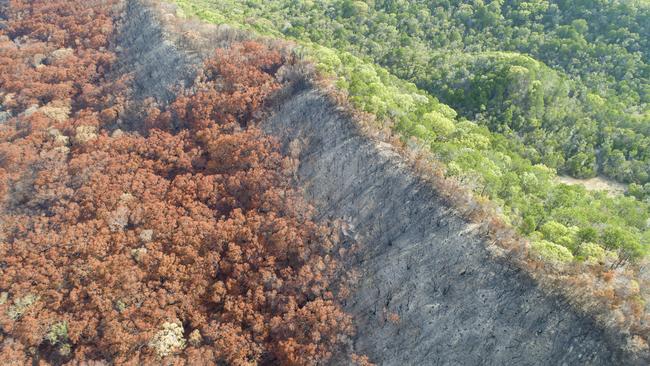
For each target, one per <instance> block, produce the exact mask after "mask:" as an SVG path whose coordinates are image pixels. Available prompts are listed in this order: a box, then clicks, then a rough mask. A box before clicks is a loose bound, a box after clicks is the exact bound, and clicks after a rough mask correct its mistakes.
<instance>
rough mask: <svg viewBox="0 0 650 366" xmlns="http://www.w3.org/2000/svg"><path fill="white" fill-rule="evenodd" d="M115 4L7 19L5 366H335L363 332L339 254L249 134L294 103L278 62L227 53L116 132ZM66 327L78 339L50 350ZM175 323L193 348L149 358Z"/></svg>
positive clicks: (43, 4) (278, 161) (36, 8)
mask: <svg viewBox="0 0 650 366" xmlns="http://www.w3.org/2000/svg"><path fill="white" fill-rule="evenodd" d="M115 4H116V1H97V2H92V1H83V2H82V1H52V0H39V1H19V0H13V1H10V2H9V4H8V5H6V6H5V8H3V9H2V10H3V12H4V14H5V15H6V16H7V17H8V19H9V20H8V21H7V27H5V28H4V29H1V30H0V41H1V44H0V91H1V92H2V96H3V98H4V102H3V105H4V108H6V109H7V110H8V111H10V112H11V113H12V114H13V115H14V117H13V118H11V119H10V120H9V121H7V122H6V123H5V124H2V125H0V194H1V195H2V196H1V198H0V204H1V206H0V210H1V211H0V215H1V217H0V293H1V294H2V295H0V299H1V298H2V296H4V297H5V299H4V301H1V302H0V359H2V360H5V361H7V362H12V363H16V364H23V363H27V362H41V364H61V363H66V362H68V361H77V362H90V361H93V360H95V361H106V362H109V363H117V364H142V363H144V364H157V363H160V362H162V361H161V357H165V358H166V360H165V363H171V364H185V363H189V364H217V363H227V364H233V365H245V364H287V365H304V364H316V363H320V362H323V361H326V360H327V359H328V358H329V357H331V356H332V353H333V352H334V351H336V350H337V349H338V348H339V347H342V346H343V345H344V342H345V339H346V336H348V335H350V334H351V332H352V325H351V319H350V317H349V316H348V315H346V314H345V313H344V312H343V311H342V310H341V307H340V305H339V304H338V302H337V296H338V295H337V294H338V286H339V285H340V283H341V280H340V278H341V277H342V276H341V273H340V272H341V269H340V265H339V262H338V260H337V255H336V254H335V253H337V252H338V251H337V248H336V237H335V235H333V234H332V230H331V229H330V228H328V227H327V226H322V225H319V224H317V223H315V222H314V221H313V220H312V214H311V212H310V210H309V208H308V207H307V206H306V205H305V204H304V203H303V202H302V201H301V199H300V197H299V194H298V193H297V192H296V191H295V190H294V189H293V188H292V186H291V176H292V174H293V169H294V167H295V166H296V163H295V161H293V160H291V159H289V158H286V157H283V156H282V155H281V154H280V152H279V149H278V146H277V144H276V143H275V142H274V141H272V140H271V139H269V138H268V137H266V136H264V135H263V134H262V133H261V132H260V131H259V130H258V129H256V128H254V127H252V123H251V122H252V121H254V120H255V119H256V118H258V117H259V116H260V113H262V111H263V108H262V107H263V106H264V104H265V101H266V100H267V99H268V97H269V95H271V93H273V92H274V91H275V90H277V89H278V88H280V87H281V85H280V84H279V83H278V82H277V81H276V78H275V76H274V75H275V72H276V71H277V70H278V68H279V67H280V66H281V65H282V63H283V62H284V61H283V58H282V56H281V55H280V54H279V53H277V52H274V51H273V50H271V49H269V48H268V47H266V46H263V45H261V44H258V43H254V42H246V43H243V44H239V45H235V46H233V47H232V48H230V49H229V50H219V51H218V52H217V53H216V55H215V57H214V58H212V59H211V60H209V61H208V62H206V64H205V67H204V69H203V71H202V72H201V73H200V74H199V76H198V78H197V80H196V82H195V85H194V87H193V89H192V90H193V92H191V93H190V92H184V93H183V94H182V95H179V97H178V98H177V100H176V101H175V102H174V103H173V104H172V105H171V106H169V107H168V108H166V107H164V106H163V107H160V108H150V110H149V111H148V114H147V116H146V117H145V122H146V123H145V128H144V129H143V130H142V131H140V132H141V133H142V134H139V133H136V132H122V133H111V132H110V131H111V129H114V128H115V123H116V121H117V120H118V119H119V118H120V115H121V113H123V111H124V108H125V107H124V105H125V103H127V101H128V89H127V88H126V84H125V83H124V82H123V80H113V81H111V82H108V81H107V80H105V78H106V73H107V72H108V71H110V69H111V64H112V63H113V62H114V60H115V56H114V55H113V54H112V53H110V52H109V51H106V49H108V46H109V45H108V43H107V42H108V39H109V38H110V34H111V32H112V20H111V19H112V17H113V15H112V14H111V9H113V6H114V5H115ZM66 48H70V49H71V51H68V50H66ZM40 55H43V57H44V58H42V57H41V56H40ZM41 59H42V60H46V61H45V63H41V62H40V61H42V60H41ZM34 60H37V61H38V62H36V61H34ZM32 106H33V107H32ZM30 107H32V108H31V110H30V111H28V113H24V112H25V111H26V110H28V109H30ZM25 299H29V301H27V300H25ZM56 324H65V325H66V328H67V330H66V332H65V335H64V336H59V338H56V340H52V336H51V334H52V332H53V330H52V329H55V326H56ZM164 324H178V325H179V326H180V327H181V329H182V338H183V340H184V345H183V346H179V347H176V348H175V349H173V350H171V351H170V352H169V354H167V355H161V353H160V351H159V350H157V348H156V347H155V345H154V344H153V343H152V339H155V338H156V337H157V335H159V334H160V332H161V329H162V327H163V326H164ZM179 344H180V343H179ZM360 360H362V361H363V362H365V361H366V359H363V358H360Z"/></svg>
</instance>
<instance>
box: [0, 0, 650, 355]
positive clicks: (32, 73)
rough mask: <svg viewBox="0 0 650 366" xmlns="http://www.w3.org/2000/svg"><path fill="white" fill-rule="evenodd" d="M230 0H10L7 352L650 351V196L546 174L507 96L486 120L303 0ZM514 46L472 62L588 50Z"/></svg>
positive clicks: (3, 272)
mask: <svg viewBox="0 0 650 366" xmlns="http://www.w3.org/2000/svg"><path fill="white" fill-rule="evenodd" d="M432 3H433V2H432ZM215 4H216V3H214V2H204V1H182V2H181V7H180V8H176V7H175V6H173V5H170V4H168V3H165V2H154V1H145V0H127V1H112V2H107V1H102V2H83V3H82V2H68V1H62V2H52V1H31V2H30V1H13V2H11V3H5V4H2V5H1V6H2V8H1V14H2V19H3V20H2V26H1V27H0V32H3V33H2V36H1V37H2V38H1V41H2V42H3V43H2V46H1V47H2V48H1V49H0V52H2V59H1V62H0V92H1V93H2V95H1V96H2V113H3V118H4V121H3V123H2V125H0V127H1V128H0V138H1V139H0V148H1V150H0V162H1V165H0V168H1V170H0V193H2V197H3V198H2V202H1V205H2V206H1V211H0V215H1V216H0V217H1V219H2V221H1V222H2V226H1V229H2V230H1V232H0V233H1V235H0V258H2V259H1V260H0V293H1V295H0V359H2V360H5V361H7V362H9V364H18V365H21V364H30V363H34V362H40V363H41V364H67V363H69V364H75V362H76V363H84V362H85V363H91V364H94V363H96V364H161V363H165V364H206V363H208V364H232V365H240V364H241V365H243V364H263V365H271V364H283V365H284V364H286V365H319V364H358V365H368V364H369V363H370V362H372V363H375V364H381V365H404V364H408V365H410V364H486V365H492V364H494V365H501V364H513V363H514V364H521V365H537V364H593V365H610V364H626V365H627V364H630V365H636V364H638V365H644V364H647V363H648V362H650V354H648V347H647V341H648V336H649V334H648V333H647V332H648V328H647V324H648V323H647V321H648V313H647V310H646V309H644V304H645V301H646V299H645V298H644V296H647V294H648V292H647V289H648V287H647V286H648V278H647V276H646V275H645V274H646V273H647V272H644V265H645V263H647V257H646V253H645V252H646V248H647V245H648V242H647V239H648V230H647V229H648V228H647V220H648V210H647V209H648V204H647V202H646V203H644V202H643V201H642V200H640V199H637V198H633V197H621V196H611V197H610V196H608V195H607V194H606V193H604V192H589V191H587V190H585V189H583V188H580V187H572V186H567V185H560V184H556V183H553V182H554V181H555V179H556V173H555V171H554V170H553V168H549V167H545V166H542V165H535V163H534V162H532V161H531V160H530V156H529V155H527V153H529V152H530V151H524V150H525V149H526V147H527V146H529V145H528V144H527V143H526V141H525V137H524V136H523V135H517V137H516V138H512V136H513V135H509V134H508V133H507V132H506V131H503V130H498V129H493V127H494V126H491V125H490V122H489V120H490V118H493V120H494V121H497V120H500V118H501V117H500V116H499V115H498V113H500V112H498V111H497V110H498V109H499V108H501V106H500V105H497V106H495V109H494V110H492V109H491V110H490V111H489V113H487V112H486V115H485V117H484V119H480V120H478V119H477V120H476V121H468V120H466V118H467V117H464V116H465V114H466V111H464V110H463V109H462V108H461V107H459V106H458V105H455V104H454V103H453V102H452V100H451V98H450V99H444V98H443V96H441V95H437V94H436V95H435V96H434V95H433V94H429V92H428V91H427V90H424V89H419V88H425V89H426V86H424V85H421V84H420V83H419V82H418V81H417V80H415V79H413V80H412V81H416V83H415V84H411V83H409V82H408V81H405V80H403V79H408V78H407V77H406V76H405V75H400V74H399V73H398V72H397V71H395V70H393V69H392V66H390V65H385V66H387V68H388V69H384V68H382V67H381V66H380V65H377V64H375V63H374V62H378V63H381V61H379V59H377V60H374V59H373V58H372V57H374V56H368V55H369V54H362V53H361V52H359V51H358V50H357V51H355V50H353V49H352V48H350V49H349V51H353V52H354V53H355V54H356V56H355V55H354V54H352V53H346V52H345V51H342V50H344V49H345V48H346V47H353V46H350V45H354V44H357V43H354V42H350V45H347V44H345V43H342V44H339V45H336V44H332V45H331V46H332V47H333V48H325V47H321V46H317V45H315V44H313V43H311V42H310V41H308V40H306V38H302V33H300V32H298V33H295V34H290V32H289V31H287V27H286V25H285V24H282V23H279V22H277V19H275V18H273V16H275V15H276V14H280V13H282V12H284V14H290V15H291V14H294V13H293V12H291V11H289V10H288V9H290V7H289V8H285V7H281V6H279V5H278V4H277V3H276V2H265V3H264V4H260V3H257V2H254V1H249V2H245V3H240V2H236V3H230V2H227V1H225V2H219V7H218V8H202V6H206V7H208V6H210V7H212V6H214V5H215ZM362 4H366V3H365V2H360V1H357V2H342V3H341V4H338V3H337V4H335V5H332V7H331V8H330V10H332V9H334V10H336V11H337V12H338V11H341V12H342V13H341V15H340V16H344V17H345V18H346V19H347V18H349V17H352V16H358V17H359V18H358V19H359V20H363V19H364V18H363V16H361V14H364V12H368V13H369V14H375V13H374V11H375V10H372V9H371V7H368V6H364V5H362ZM388 4H389V2H385V4H384V3H383V2H379V1H376V2H374V6H375V9H383V11H384V12H385V13H386V14H390V12H389V11H388V8H386V9H384V7H388ZM321 5H322V4H321V3H319V2H305V3H304V4H303V6H304V7H307V9H312V10H313V9H316V10H318V6H321ZM402 5H403V6H406V5H405V4H402ZM287 6H288V5H287ZM250 9H253V10H250ZM255 9H256V10H255ZM301 9H302V8H301ZM303 10H304V9H303ZM316 10H313V11H314V13H313V14H312V13H309V12H303V13H304V14H311V15H313V16H315V17H319V15H320V13H318V12H316ZM401 10H403V9H401ZM401 10H400V9H392V10H391V11H394V12H396V11H401ZM248 11H252V12H253V13H248ZM377 11H378V10H377ZM359 12H361V13H359ZM194 13H196V14H197V15H199V16H200V17H201V18H203V19H209V20H211V21H213V22H216V23H219V24H220V25H211V24H207V23H202V22H199V21H197V20H196V19H191V18H190V15H191V14H194ZM304 14H303V15H304ZM336 14H338V13H336ZM252 15H255V16H252ZM258 15H264V17H269V19H271V20H272V21H270V22H268V21H267V22H264V21H263V19H262V18H263V17H259V18H256V16H258ZM311 15H310V16H311ZM330 15H331V16H330V17H329V19H337V16H338V15H336V16H335V15H334V14H330ZM296 16H297V15H296ZM373 16H374V15H373ZM90 19H92V20H93V21H94V22H96V23H97V24H96V26H95V27H90V28H88V29H87V28H86V27H82V26H80V24H85V23H86V22H88V21H90ZM243 19H245V21H244V20H243ZM319 19H325V18H319ZM224 22H225V23H230V24H231V25H226V24H222V23H224ZM295 24H297V23H293V22H292V26H291V27H295V26H296V25H295ZM386 24H390V22H386ZM279 25H282V26H283V27H284V28H283V29H280V30H277V29H275V27H277V26H279ZM291 27H290V28H291ZM238 28H248V29H247V30H241V29H238ZM327 29H328V28H327V27H325V26H324V27H322V30H323V31H325V30H327ZM630 29H631V28H630ZM251 30H256V31H257V32H261V33H265V34H266V35H267V37H260V36H259V35H258V34H256V33H254V32H251ZM339 30H340V31H341V32H342V34H346V33H345V29H343V28H339ZM468 32H469V31H468ZM469 33H471V32H469ZM358 34H363V33H358ZM268 35H272V37H268ZM287 35H288V36H290V37H296V38H298V44H295V43H291V42H286V41H285V40H282V39H280V38H282V37H285V36H287ZM340 36H341V34H338V33H337V34H335V35H327V34H324V35H323V39H328V40H331V41H337V40H340V39H343V38H340ZM466 38H467V39H468V40H469V39H471V37H469V36H467V37H466ZM493 41H494V40H491V41H490V42H493ZM486 42H487V43H489V42H488V41H486ZM361 43H362V42H359V43H358V44H361ZM338 47H340V48H338ZM436 47H438V46H436ZM467 47H468V48H469V47H470V46H469V45H468V46H467ZM499 47H500V46H499ZM494 48H497V46H494ZM405 49H410V48H408V47H405ZM513 51H517V50H516V49H513V50H510V51H507V52H506V51H498V52H497V51H493V50H487V51H483V50H481V51H480V52H476V53H475V55H476V60H475V62H476V66H477V67H479V66H480V67H488V66H487V65H490V62H496V63H498V64H500V65H501V64H502V63H503V64H504V65H508V66H507V67H511V66H512V64H509V62H513V63H514V64H516V65H526V67H529V68H530V69H529V70H533V69H535V68H536V67H539V70H541V71H540V72H541V73H546V72H548V73H551V74H553V75H556V76H557V78H559V79H562V78H564V77H566V76H565V75H581V74H580V73H581V72H584V70H573V69H571V68H569V67H568V66H567V65H564V64H558V65H551V64H550V63H548V61H545V62H547V63H548V64H549V65H550V66H546V65H545V64H544V63H542V62H540V61H537V60H535V59H533V58H531V57H528V56H522V55H520V54H518V53H516V52H513ZM468 52H469V51H468ZM472 52H473V51H472ZM441 55H442V53H441ZM358 56H359V57H358ZM400 57H401V56H400ZM441 57H443V56H441ZM444 57H448V54H446V53H445V55H444ZM444 63H445V64H447V63H449V64H450V65H454V67H453V69H454V70H460V69H461V68H462V66H459V65H456V64H453V63H452V62H450V61H445V62H444ZM82 66H83V67H82ZM563 68H566V70H564V69H563ZM389 70H390V71H389ZM391 72H393V73H395V75H397V76H395V75H393V74H391ZM560 72H561V73H565V74H560ZM16 75H18V76H19V77H16ZM398 76H399V77H398ZM400 78H403V79H400ZM452 79H453V80H456V81H458V78H457V77H456V76H454V77H451V76H450V80H452ZM559 79H553V80H554V81H553V83H552V84H553V85H555V84H556V81H557V80H559ZM585 79H586V78H585ZM617 83H619V84H620V82H619V81H616V82H612V84H611V85H613V86H611V87H612V88H616V87H618V86H617V85H619V84H617ZM584 85H585V86H584V87H592V86H591V84H590V82H589V81H585V82H584ZM492 87H493V86H492ZM492 87H490V88H492ZM470 89H474V86H472V87H471V88H470ZM438 98H439V99H438ZM441 101H443V102H445V103H449V105H451V106H452V107H453V108H452V107H450V106H448V105H446V104H443V103H442V102H441ZM491 101H493V100H492V99H491ZM506 103H507V102H506ZM495 111H496V112H495ZM492 113H494V114H492ZM481 118H483V117H481ZM526 118H528V117H526ZM483 122H485V124H484V125H483ZM391 129H392V131H391ZM471 158H473V159H475V160H473V161H472V160H470V159H471ZM454 164H456V165H454ZM486 167H492V168H494V170H493V171H491V172H487V171H480V172H479V171H478V169H479V168H486ZM490 179H491V180H490ZM497 186H498V188H497ZM508 190H509V191H510V193H508V194H507V196H506V195H504V194H505V192H506V191H508ZM518 190H519V191H518ZM549 197H551V198H552V199H553V202H549V201H548V198H549ZM488 198H490V199H491V201H489V200H488ZM538 199H539V200H541V201H540V202H543V204H542V206H541V207H536V208H527V207H529V205H530V206H532V205H534V204H535V203H536V200H538ZM521 211H524V213H523V214H522V212H521ZM533 211H535V213H536V215H537V216H535V217H534V218H533V219H530V217H531V216H530V214H529V212H533ZM531 220H532V221H533V222H534V223H533V224H530V222H531ZM644 220H645V221H644ZM526 225H529V229H528V230H527V229H525V228H526V227H527V226H526ZM589 229H592V230H589ZM522 234H526V235H528V238H529V239H532V244H531V240H529V239H527V238H526V237H525V236H522ZM558 248H562V249H558Z"/></svg>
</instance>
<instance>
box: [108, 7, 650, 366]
mask: <svg viewBox="0 0 650 366" xmlns="http://www.w3.org/2000/svg"><path fill="white" fill-rule="evenodd" d="M125 9H126V15H125V19H126V21H125V23H124V24H123V28H122V31H121V36H120V38H119V43H120V46H121V47H122V49H123V55H122V57H123V58H124V59H125V60H129V62H127V63H125V64H124V67H123V70H122V71H123V72H127V71H130V72H134V73H135V80H136V82H137V85H138V89H137V91H138V93H139V95H138V97H140V98H145V97H148V96H154V97H158V98H162V99H165V97H166V96H168V95H169V94H167V92H166V91H165V90H166V88H168V87H171V86H173V85H174V84H176V83H179V82H183V81H184V80H187V79H188V78H191V75H192V69H193V68H192V66H193V65H194V64H196V63H197V62H199V60H200V59H201V57H200V54H199V53H197V52H196V51H197V49H196V48H192V47H195V45H192V46H190V47H188V48H185V47H184V46H181V44H180V43H179V42H178V39H176V41H174V39H175V37H174V36H173V35H171V36H170V34H169V33H168V30H166V29H164V27H161V25H160V23H159V22H158V19H159V18H158V17H157V16H156V15H155V14H157V13H156V12H155V11H153V10H152V9H151V8H149V7H148V6H147V5H146V3H145V2H142V1H139V0H131V1H128V2H127V6H126V8H125ZM213 31H214V32H217V33H219V35H215V36H214V37H213V38H212V39H213V40H215V39H222V40H223V39H228V38H233V37H235V38H236V36H234V35H233V34H232V33H228V35H224V32H223V29H222V30H221V31H218V30H217V29H216V28H214V29H213ZM205 47H206V48H204V49H202V50H201V51H204V52H205V51H206V50H207V49H209V48H210V46H209V45H206V46H205ZM190 48H192V50H191V51H190V50H189V49H190ZM263 127H264V128H265V129H266V131H267V132H268V133H270V134H272V135H274V136H276V137H277V138H278V139H279V140H280V141H281V142H282V143H283V145H284V146H285V148H287V149H289V145H290V144H291V143H292V142H294V141H296V140H298V143H293V144H291V145H292V147H293V148H292V149H293V150H295V147H296V146H300V161H301V165H300V168H299V176H298V179H299V182H300V183H301V185H302V186H303V187H304V191H305V194H306V196H307V197H308V198H309V199H310V201H311V202H312V203H313V204H314V205H316V207H317V209H318V211H319V213H320V215H321V216H322V217H332V218H345V219H346V220H347V221H348V222H349V223H350V224H351V226H352V227H353V231H354V234H355V235H356V236H357V237H358V240H359V241H360V242H361V244H362V246H363V250H362V253H361V254H360V261H359V262H358V263H355V264H354V265H355V268H356V270H357V271H359V273H360V282H359V284H358V286H357V288H356V291H355V292H354V293H353V294H352V297H351V298H350V299H349V301H348V303H347V308H348V310H349V311H350V312H351V313H352V314H353V315H354V317H355V319H356V323H357V327H358V334H357V336H356V339H355V345H354V346H355V350H356V351H357V352H359V353H365V354H366V355H368V356H369V357H370V359H371V360H372V361H373V362H375V363H377V364H381V365H438V364H444V365H479V364H481V365H577V364H580V365H582V364H588V365H622V364H645V362H647V360H646V361H643V360H638V359H632V358H631V356H629V355H628V354H626V353H624V352H622V351H621V350H620V349H621V348H622V343H623V341H622V340H619V339H617V338H616V337H615V336H611V335H608V334H607V333H606V332H605V331H603V330H602V329H601V328H599V327H598V326H596V325H595V324H594V323H593V321H591V320H590V319H589V318H587V317H584V316H581V315H579V314H578V313H576V312H574V311H573V310H572V309H571V308H570V307H569V305H567V303H566V302H565V301H563V300H562V299H560V298H557V297H554V296H548V295H546V294H544V293H543V292H542V290H541V289H540V288H539V287H538V286H537V285H536V284H535V283H534V282H533V281H532V280H531V279H530V278H529V277H528V276H527V275H526V274H524V273H521V272H519V271H518V270H516V269H515V268H514V267H512V266H509V265H508V264H507V263H505V262H503V261H501V260H498V259H495V258H493V257H491V256H490V254H489V253H488V251H487V249H486V243H484V242H483V241H482V240H481V239H480V238H479V237H477V236H475V235H473V234H472V233H471V229H470V226H469V225H468V224H467V223H466V222H464V221H463V220H462V219H461V218H459V217H458V216H456V215H455V214H454V213H453V211H451V210H450V209H448V208H446V207H445V205H443V203H442V202H441V200H440V199H439V198H438V197H437V195H436V193H435V191H434V190H433V189H432V188H431V187H430V186H428V185H427V184H426V182H425V181H424V180H423V179H421V178H419V177H417V176H416V175H414V174H413V173H412V172H411V171H410V169H409V168H408V166H407V165H406V164H405V163H404V162H403V160H402V158H401V157H400V156H399V155H398V154H397V153H395V152H394V151H393V149H392V148H391V147H390V146H388V145H386V144H382V143H379V142H376V141H372V140H371V139H369V138H367V137H364V136H363V135H362V134H361V133H359V131H358V129H357V125H356V124H355V122H354V121H352V120H351V119H350V118H349V117H347V116H346V114H345V113H343V112H342V111H340V109H339V108H338V107H337V106H336V105H334V104H332V102H330V101H329V100H328V98H326V97H324V96H322V95H321V94H320V93H319V92H318V91H317V90H315V89H313V88H307V89H304V90H296V91H294V92H293V93H292V94H291V95H290V96H289V97H286V96H285V97H284V98H283V99H282V102H281V103H280V104H279V106H278V107H277V108H276V112H275V114H274V115H273V116H272V117H271V118H269V120H268V121H266V122H265V125H264V126H263ZM390 314H396V315H398V316H399V319H396V318H395V317H392V318H393V319H388V318H389V315H390Z"/></svg>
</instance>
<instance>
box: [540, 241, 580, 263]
mask: <svg viewBox="0 0 650 366" xmlns="http://www.w3.org/2000/svg"><path fill="white" fill-rule="evenodd" d="M531 249H532V252H533V253H534V254H535V255H537V256H539V257H540V258H542V259H543V260H545V261H548V262H551V263H555V264H561V263H569V262H571V261H573V254H571V251H570V250H569V249H567V248H566V247H564V246H562V245H558V244H555V243H553V242H550V241H547V240H540V241H536V242H533V243H532V244H531Z"/></svg>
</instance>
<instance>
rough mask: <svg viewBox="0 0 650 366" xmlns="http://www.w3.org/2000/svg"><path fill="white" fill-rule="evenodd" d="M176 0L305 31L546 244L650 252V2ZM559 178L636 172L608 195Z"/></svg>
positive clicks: (603, 255)
mask: <svg viewBox="0 0 650 366" xmlns="http://www.w3.org/2000/svg"><path fill="white" fill-rule="evenodd" d="M177 2H178V3H179V5H180V6H181V9H182V10H183V11H184V12H185V13H187V14H196V15H198V16H199V17H201V18H203V19H207V20H210V21H213V22H229V23H231V24H235V25H238V26H241V27H244V28H248V29H253V30H256V31H258V32H261V33H265V34H270V35H274V36H284V37H289V38H293V39H296V40H298V41H299V42H301V44H303V45H304V50H303V53H304V54H306V55H308V56H309V57H312V58H314V59H315V60H316V62H317V63H318V64H319V69H320V71H321V72H324V73H327V74H330V75H332V76H333V77H335V78H337V80H338V81H337V85H338V86H339V87H341V88H342V89H344V90H346V91H347V92H348V93H349V95H350V99H351V100H352V101H353V102H354V103H355V105H356V106H357V107H359V108H361V109H362V110H365V111H367V112H371V113H373V114H375V115H376V116H378V117H379V119H380V120H382V121H384V122H385V123H392V124H393V127H394V130H396V131H398V132H399V133H400V134H402V135H403V136H404V138H405V139H406V138H409V137H411V138H412V137H415V138H417V140H416V141H417V142H416V144H417V145H418V146H420V148H424V149H427V150H430V151H432V152H433V153H434V154H435V155H436V157H437V159H438V160H440V161H443V162H445V163H446V165H447V175H448V176H455V177H457V178H458V179H459V180H460V181H461V182H462V183H463V184H464V185H465V186H467V187H470V188H472V189H473V190H474V192H475V193H476V194H478V195H480V196H484V197H487V198H489V199H491V200H492V201H493V202H495V203H496V204H497V205H499V206H500V207H501V211H502V214H503V216H504V217H505V218H506V220H507V221H509V222H510V223H512V224H513V225H514V226H515V227H517V228H518V229H519V231H520V232H521V233H522V234H525V235H527V236H529V237H531V238H532V239H533V240H534V241H536V243H537V245H536V248H539V249H541V254H544V253H554V254H553V255H552V258H553V259H560V260H561V261H564V262H567V261H568V262H570V261H572V260H578V261H584V260H589V261H596V262H612V261H613V262H615V263H618V264H613V265H614V266H617V265H620V264H623V263H625V262H629V261H630V260H632V261H635V260H638V259H639V258H642V257H644V256H645V254H646V253H647V252H648V248H650V230H649V227H648V222H649V221H648V220H649V219H650V199H649V197H650V196H648V195H647V193H648V192H650V185H648V179H649V176H648V174H649V172H650V138H649V136H650V134H649V133H650V131H649V130H648V126H650V110H649V109H648V108H649V107H648V101H649V98H650V96H649V95H650V94H649V93H648V90H649V89H648V88H649V85H650V84H649V83H650V81H649V80H650V67H649V66H648V65H647V64H646V62H647V61H648V57H647V56H648V44H647V42H648V41H647V40H648V38H649V37H650V33H649V31H648V24H650V15H649V14H650V7H648V6H647V4H644V3H642V2H641V3H639V2H618V1H601V2H599V4H598V6H592V3H593V2H564V1H546V0H536V1H527V2H524V1H505V2H504V1H491V2H483V1H480V0H478V1H474V2H465V1H463V2H460V1H427V2H411V1H372V0H369V1H348V0H342V1H333V2H316V1H305V2H295V1H285V0H277V1H264V2H261V1H246V2H229V1H222V2H218V3H215V2H211V1H205V0H191V1H188V0H179V1H177ZM558 174H560V175H561V174H569V175H572V176H574V177H579V178H586V177H593V176H596V175H597V174H599V175H602V176H606V177H610V178H611V179H615V180H619V181H621V182H625V183H631V184H630V185H629V187H628V190H627V196H626V197H618V196H617V197H612V196H610V195H607V194H605V193H604V192H599V193H594V192H588V191H587V190H586V189H584V188H582V187H579V186H567V185H562V184H557V182H556V176H557V175H558ZM565 248H566V249H568V250H565ZM558 253H561V255H560V256H558V255H557V254H558Z"/></svg>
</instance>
